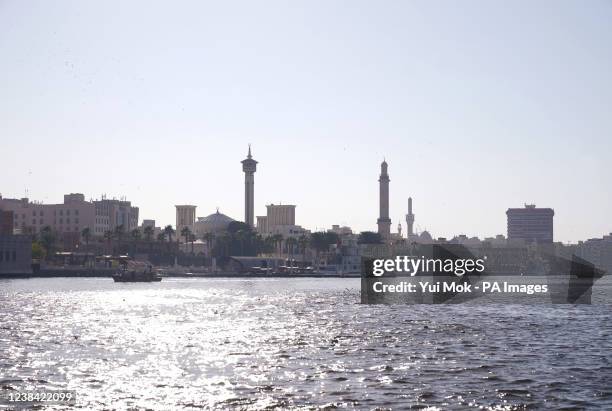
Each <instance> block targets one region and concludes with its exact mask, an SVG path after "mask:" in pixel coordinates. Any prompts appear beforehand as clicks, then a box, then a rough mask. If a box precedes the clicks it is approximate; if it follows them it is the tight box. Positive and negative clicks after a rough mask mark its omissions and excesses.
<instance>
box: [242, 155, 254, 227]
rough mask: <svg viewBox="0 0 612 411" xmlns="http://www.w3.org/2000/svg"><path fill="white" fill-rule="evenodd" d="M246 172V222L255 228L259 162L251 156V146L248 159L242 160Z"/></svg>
mask: <svg viewBox="0 0 612 411" xmlns="http://www.w3.org/2000/svg"><path fill="white" fill-rule="evenodd" d="M242 171H244V222H245V223H246V224H248V225H249V226H251V227H253V226H254V223H255V172H256V171H257V161H255V160H253V157H252V156H251V145H250V144H249V153H248V154H247V158H246V159H244V160H242Z"/></svg>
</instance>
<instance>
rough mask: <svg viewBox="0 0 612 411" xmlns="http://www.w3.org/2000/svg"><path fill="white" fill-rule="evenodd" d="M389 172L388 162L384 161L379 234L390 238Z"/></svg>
mask: <svg viewBox="0 0 612 411" xmlns="http://www.w3.org/2000/svg"><path fill="white" fill-rule="evenodd" d="M389 181H391V180H389V174H387V162H386V161H383V162H382V164H381V165H380V177H379V179H378V182H379V188H380V192H379V196H380V216H379V217H378V221H377V222H378V234H380V236H381V237H382V238H383V239H385V240H388V239H389V237H391V219H390V218H389Z"/></svg>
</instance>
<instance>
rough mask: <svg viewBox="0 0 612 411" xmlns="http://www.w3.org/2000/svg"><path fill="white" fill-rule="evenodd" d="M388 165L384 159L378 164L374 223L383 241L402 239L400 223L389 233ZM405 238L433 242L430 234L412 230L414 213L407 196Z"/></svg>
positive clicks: (427, 242)
mask: <svg viewBox="0 0 612 411" xmlns="http://www.w3.org/2000/svg"><path fill="white" fill-rule="evenodd" d="M390 181H391V179H390V178H389V165H388V164H387V161H386V160H383V162H382V163H381V164H380V176H379V178H378V188H379V214H378V220H376V223H377V225H378V234H380V237H381V238H382V239H383V241H385V242H392V241H393V240H397V239H402V238H404V237H403V236H402V225H401V224H398V226H397V233H393V234H392V233H391V219H390V218H389V182H390ZM406 239H407V240H408V242H409V243H423V244H429V243H432V242H433V238H432V237H431V234H429V233H428V232H427V231H423V232H422V233H421V234H416V233H415V232H414V214H413V213H412V197H408V214H406Z"/></svg>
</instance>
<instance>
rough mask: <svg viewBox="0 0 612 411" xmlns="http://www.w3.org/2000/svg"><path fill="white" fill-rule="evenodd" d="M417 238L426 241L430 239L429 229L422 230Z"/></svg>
mask: <svg viewBox="0 0 612 411" xmlns="http://www.w3.org/2000/svg"><path fill="white" fill-rule="evenodd" d="M419 240H421V241H428V242H430V241H432V238H431V234H429V231H427V230H425V231H423V232H422V233H421V234H420V235H419Z"/></svg>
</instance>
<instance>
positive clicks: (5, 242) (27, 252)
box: [0, 234, 32, 278]
mask: <svg viewBox="0 0 612 411" xmlns="http://www.w3.org/2000/svg"><path fill="white" fill-rule="evenodd" d="M29 274H32V238H31V237H30V236H29V235H23V234H18V235H13V234H10V235H0V278H1V277H2V276H3V275H5V276H6V275H29Z"/></svg>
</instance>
